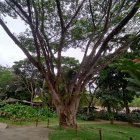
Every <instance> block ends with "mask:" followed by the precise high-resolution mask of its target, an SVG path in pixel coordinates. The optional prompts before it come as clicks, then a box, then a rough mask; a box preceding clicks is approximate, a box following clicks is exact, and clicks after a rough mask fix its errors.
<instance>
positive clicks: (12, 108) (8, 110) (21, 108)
mask: <svg viewBox="0 0 140 140" xmlns="http://www.w3.org/2000/svg"><path fill="white" fill-rule="evenodd" d="M0 116H1V117H5V118H9V119H10V120H13V121H25V120H26V121H33V120H36V117H38V118H39V119H41V120H43V119H44V118H47V117H54V116H55V112H54V111H52V110H50V109H49V108H47V107H45V108H41V109H37V108H34V107H31V106H28V105H22V104H6V105H5V106H3V107H1V108H0Z"/></svg>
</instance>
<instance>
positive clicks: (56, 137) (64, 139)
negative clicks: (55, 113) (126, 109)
mask: <svg viewBox="0 0 140 140" xmlns="http://www.w3.org/2000/svg"><path fill="white" fill-rule="evenodd" d="M100 128H101V130H102V140H130V137H132V138H133V140H140V128H136V127H132V126H129V125H127V124H123V125H122V124H114V125H111V124H87V125H85V124H84V125H82V124H81V125H79V128H78V131H77V132H76V130H72V129H65V130H64V129H60V128H58V127H51V132H50V135H49V140H99V129H100Z"/></svg>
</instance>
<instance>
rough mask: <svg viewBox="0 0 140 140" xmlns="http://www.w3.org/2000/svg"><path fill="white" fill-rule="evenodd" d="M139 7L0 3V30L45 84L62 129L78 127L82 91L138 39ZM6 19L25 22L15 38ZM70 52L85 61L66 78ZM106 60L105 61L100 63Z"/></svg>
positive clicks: (78, 1) (115, 0) (122, 1)
mask: <svg viewBox="0 0 140 140" xmlns="http://www.w3.org/2000/svg"><path fill="white" fill-rule="evenodd" d="M139 4H140V0H136V1H128V0H100V1H99V0H94V1H91V0H75V1H72V0H69V1H67V0H36V1H34V0H3V1H1V2H0V25H1V26H2V27H3V29H4V30H5V32H6V33H7V34H8V35H9V36H10V37H11V39H12V40H13V41H14V42H15V44H16V45H17V46H18V47H19V48H20V49H21V50H22V51H23V52H24V53H25V55H26V56H27V57H28V59H29V61H30V62H31V63H32V64H33V65H34V66H35V67H37V68H38V70H39V71H40V73H41V74H42V75H43V77H44V78H45V80H46V83H47V86H48V88H49V90H50V93H51V96H52V100H53V103H54V105H55V107H56V110H57V113H58V116H59V124H60V125H61V126H75V125H76V112H77V109H78V105H79V100H80V95H81V93H82V91H83V90H84V89H85V85H86V84H87V83H88V82H89V81H90V80H91V79H92V78H93V77H94V75H95V74H96V73H97V72H98V71H99V70H101V69H102V68H104V67H105V66H106V65H108V64H109V63H111V61H112V60H113V59H115V58H116V56H118V55H119V54H120V53H121V52H122V51H124V50H125V49H127V48H128V47H130V45H131V44H132V43H133V41H134V40H135V38H138V37H139V32H136V31H135V30H133V27H136V26H138V23H137V19H138V17H137V16H138V14H136V13H138V9H139ZM8 16H10V17H11V18H13V19H15V21H14V22H16V19H18V20H19V19H20V20H21V21H22V22H24V23H25V25H26V27H27V29H26V31H25V32H23V33H20V34H18V35H16V34H15V33H13V32H12V30H11V29H10V28H9V27H8V25H7V24H6V19H7V17H8ZM8 19H9V18H8ZM132 24H133V25H132ZM131 28H132V29H131ZM130 29H131V30H130ZM133 32H135V36H129V37H128V39H127V41H123V42H121V40H120V37H122V36H125V35H126V33H127V34H131V33H133ZM114 40H115V42H114ZM69 48H81V50H82V52H83V59H82V61H81V64H80V66H79V67H78V68H77V69H74V70H73V69H72V70H70V72H68V74H71V75H72V76H70V77H69V78H68V77H67V76H66V75H67V74H66V72H65V70H64V69H63V63H62V52H63V51H66V50H67V49H69ZM104 55H106V56H107V57H106V59H105V60H104V61H101V60H103V56H104ZM42 58H44V61H42ZM62 89H63V90H62ZM62 91H63V92H62Z"/></svg>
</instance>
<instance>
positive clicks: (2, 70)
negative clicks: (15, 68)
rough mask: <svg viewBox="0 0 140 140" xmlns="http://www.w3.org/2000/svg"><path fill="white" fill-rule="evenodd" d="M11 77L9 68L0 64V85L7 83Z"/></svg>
mask: <svg viewBox="0 0 140 140" xmlns="http://www.w3.org/2000/svg"><path fill="white" fill-rule="evenodd" d="M12 78H13V74H12V71H11V69H9V68H6V67H2V66H0V86H1V87H3V86H6V85H8V84H9V83H10V82H11V81H12Z"/></svg>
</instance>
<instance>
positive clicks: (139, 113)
mask: <svg viewBox="0 0 140 140" xmlns="http://www.w3.org/2000/svg"><path fill="white" fill-rule="evenodd" d="M131 117H132V121H133V122H140V110H139V109H135V110H133V111H132V112H131Z"/></svg>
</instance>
